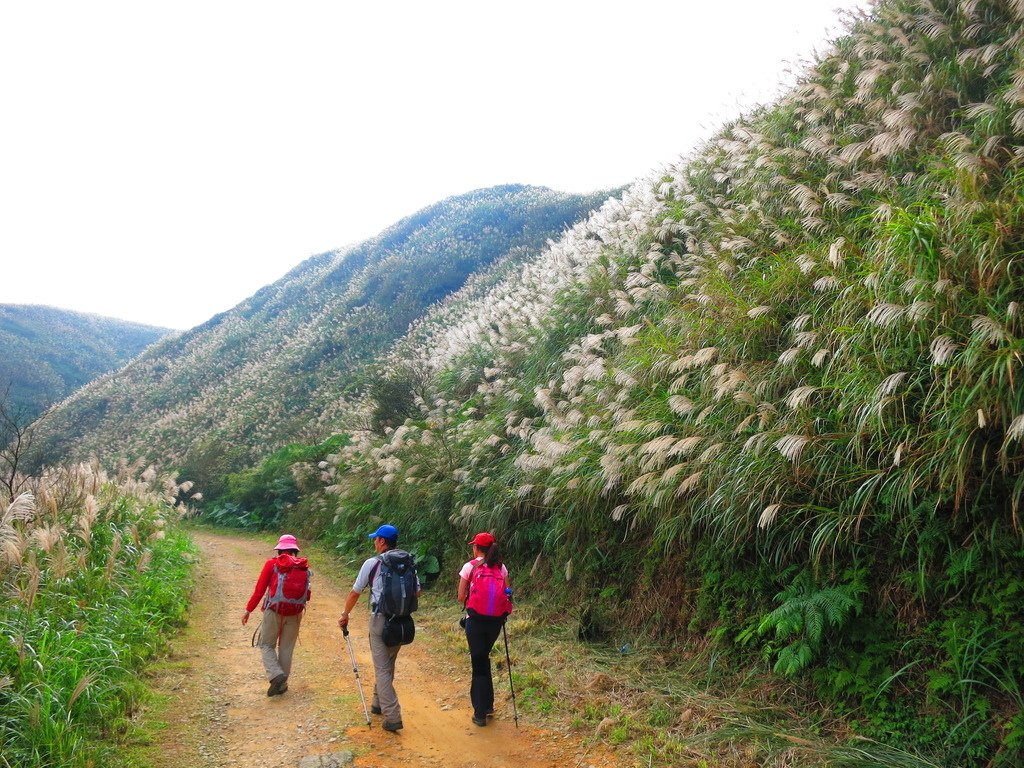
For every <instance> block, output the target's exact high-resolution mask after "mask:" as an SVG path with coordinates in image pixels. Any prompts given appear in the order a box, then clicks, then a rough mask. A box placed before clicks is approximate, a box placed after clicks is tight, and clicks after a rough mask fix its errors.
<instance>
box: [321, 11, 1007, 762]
mask: <svg viewBox="0 0 1024 768" xmlns="http://www.w3.org/2000/svg"><path fill="white" fill-rule="evenodd" d="M1022 264H1024V3H1022V2H1020V1H1019V0H987V1H986V0H965V1H964V2H952V1H951V0H934V1H932V2H928V1H925V0H893V1H891V2H882V3H879V4H878V6H877V7H876V8H875V9H874V10H873V12H872V13H871V14H870V15H868V16H865V17H863V18H856V19H852V20H851V22H850V30H849V33H848V34H847V35H846V36H845V37H843V38H842V39H840V40H838V41H837V42H836V44H835V46H834V49H833V50H832V51H831V52H829V53H828V54H827V55H825V56H824V57H822V59H821V60H820V61H819V62H818V63H817V65H816V66H814V67H813V68H811V69H809V70H808V71H807V72H806V74H805V75H804V76H803V78H802V80H801V81H800V83H799V84H798V85H797V86H796V87H795V89H794V90H793V91H792V92H791V93H790V94H789V95H788V96H786V97H785V98H783V99H782V100H781V101H779V102H778V103H777V104H775V105H772V106H771V107H768V108H765V109H762V110H760V111H758V112H757V113H755V114H753V115H750V116H748V117H746V118H743V119H741V120H737V121H736V122H734V123H732V124H730V125H728V126H726V127H724V128H723V129H722V130H721V131H720V133H719V134H718V135H717V136H716V137H714V138H713V139H712V140H711V141H709V142H708V143H707V145H706V146H704V147H702V148H700V149H699V150H698V151H697V152H696V153H695V154H694V155H693V156H692V157H690V158H688V159H686V160H685V161H681V162H680V163H679V164H677V165H675V166H672V167H670V168H667V169H666V170H665V171H664V173H663V174H659V175H657V176H656V177H654V178H651V179H649V180H646V181H645V182H641V183H640V184H638V185H637V186H635V187H634V188H633V190H631V191H630V193H628V194H627V195H626V196H625V197H624V198H623V200H622V201H620V202H619V203H618V204H617V205H616V204H608V205H606V206H605V207H604V208H603V209H602V210H601V211H600V212H598V213H597V214H596V215H594V216H593V217H591V219H590V220H589V221H588V222H587V223H585V224H582V225H579V226H578V227H577V228H576V229H574V230H573V231H572V232H570V233H569V234H568V235H567V237H566V238H565V239H564V240H563V241H561V242H560V243H557V244H554V245H552V247H551V248H550V249H549V250H548V251H546V252H545V253H544V254H542V255H540V256H539V257H538V258H537V259H536V260H535V261H534V262H532V263H531V264H530V265H529V266H528V267H527V268H525V269H524V270H523V272H522V275H520V276H517V277H516V278H515V279H513V280H509V281H507V282H505V283H502V284H500V285H498V286H495V287H494V288H493V289H492V290H491V291H490V292H488V293H487V295H486V296H484V298H483V299H481V300H479V301H477V302H473V303H469V302H467V303H461V304H460V303H459V302H457V301H452V302H449V303H448V304H447V305H446V306H445V307H444V308H442V309H441V310H439V311H438V313H436V314H435V315H434V316H433V317H432V320H431V321H430V322H427V323H424V324H423V325H422V326H421V327H420V328H417V329H415V330H414V334H413V336H411V337H410V339H411V341H410V342H409V345H410V346H406V347H405V349H407V350H410V351H411V348H412V347H415V348H416V349H417V350H418V351H417V352H416V355H417V357H416V359H417V360H419V361H420V363H419V364H420V365H421V366H428V367H429V366H431V365H432V367H429V370H430V373H431V380H430V381H431V385H432V387H433V391H432V393H431V394H430V395H429V396H428V397H425V398H424V397H421V398H420V406H421V415H420V416H418V417H415V418H412V419H410V420H408V421H407V422H406V423H405V424H404V426H402V427H399V428H397V429H394V430H391V431H388V432H387V433H386V434H384V435H379V434H374V433H370V432H366V433H363V434H360V435H357V436H356V439H355V440H354V441H353V444H352V445H351V446H350V447H349V448H346V449H344V450H343V451H342V452H340V453H339V454H338V456H337V459H336V462H335V466H334V467H329V468H328V469H327V472H328V474H329V475H330V478H329V482H330V483H331V486H330V487H331V489H332V490H333V491H335V492H337V493H338V494H339V495H340V497H341V512H340V513H339V517H338V523H339V526H338V527H339V529H351V528H352V526H353V525H354V524H356V523H357V522H362V521H365V520H366V518H367V517H370V518H373V517H374V516H377V517H382V516H387V517H388V519H389V520H390V521H394V522H397V523H398V524H399V525H405V526H406V527H407V528H408V529H409V530H410V531H411V533H412V534H413V535H415V536H419V537H422V539H423V540H424V541H426V542H429V543H430V544H431V545H432V546H434V547H435V548H437V550H438V551H439V553H440V552H441V551H443V550H444V549H445V548H446V547H448V546H449V542H451V541H459V537H460V536H462V535H463V534H464V533H465V532H466V531H468V530H471V529H475V528H491V529H493V530H495V531H496V532H497V533H498V534H499V535H500V536H501V537H502V539H503V541H505V542H506V543H507V546H508V547H509V550H510V551H511V553H512V554H513V555H514V556H515V557H517V558H518V559H520V568H522V567H523V566H527V567H529V566H530V565H531V564H532V565H533V572H534V574H535V576H536V578H537V582H538V583H541V582H543V583H544V584H545V585H547V586H548V588H553V592H554V594H555V595H556V596H557V594H559V593H561V594H573V595H578V594H580V593H582V594H583V595H585V596H586V597H585V599H583V600H577V601H575V603H576V605H575V606H570V605H567V606H566V608H567V609H568V610H572V611H575V612H576V613H577V614H578V615H579V618H580V621H581V633H589V632H591V630H595V629H597V628H606V627H609V626H615V627H634V628H646V629H647V630H649V631H656V632H665V631H669V632H673V633H675V634H676V635H677V636H686V635H687V634H688V633H692V634H694V635H695V636H696V635H700V636H709V637H710V638H711V639H713V640H714V641H715V642H716V643H717V644H718V646H719V647H721V648H725V649H728V650H730V651H732V652H733V653H735V654H737V655H738V656H739V657H741V658H745V659H747V660H748V661H749V662H750V663H752V664H756V663H760V661H761V660H762V659H763V660H764V661H765V662H766V663H767V664H768V665H770V667H772V668H773V669H774V671H775V672H776V673H778V674H779V675H788V676H793V677H797V678H799V679H801V680H803V681H804V682H805V683H806V684H807V685H808V686H810V687H812V688H813V689H814V690H815V691H816V692H817V694H818V695H819V696H821V697H824V698H826V699H827V700H828V701H829V702H830V703H831V705H832V706H834V707H835V708H836V709H837V711H840V712H845V713H847V714H848V716H849V719H850V724H851V728H853V729H854V730H856V731H858V732H860V733H863V734H865V735H867V736H870V737H871V738H876V739H879V740H882V741H889V742H891V743H894V744H899V745H900V747H901V748H909V749H911V750H915V751H919V752H921V753H925V754H929V755H935V756H936V758H935V759H936V760H937V761H939V762H940V764H943V765H949V766H954V765H957V766H960V765H984V764H986V763H987V762H988V761H990V760H991V761H994V764H1000V765H1015V764H1019V761H1021V760H1024V699H1022V698H1021V695H1020V692H1021V690H1024V671H1022V670H1024V620H1022V618H1021V613H1020V609H1019V599H1020V595H1021V594H1022V592H1024V526H1022V514H1024V512H1022V509H1021V505H1022V501H1024V382H1022V377H1024V341H1022V339H1024V309H1022V303H1024V268H1022ZM397 349H398V350H402V349H403V347H402V345H399V347H398V348H397ZM431 360H436V361H440V362H439V363H434V364H431V363H429V361H431ZM665 561H667V562H668V563H670V564H672V566H673V567H672V569H671V571H670V572H669V573H668V574H667V575H666V572H665V567H664V565H663V563H664V562H665ZM567 584H568V585H571V586H568V587H567V586H565V585H567Z"/></svg>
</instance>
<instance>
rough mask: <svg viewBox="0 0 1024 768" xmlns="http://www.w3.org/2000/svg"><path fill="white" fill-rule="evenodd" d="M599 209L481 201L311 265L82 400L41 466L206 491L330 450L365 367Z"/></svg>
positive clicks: (546, 197)
mask: <svg viewBox="0 0 1024 768" xmlns="http://www.w3.org/2000/svg"><path fill="white" fill-rule="evenodd" d="M604 197H605V195H601V194H595V195H592V196H586V195H567V194H561V193H558V192H552V191H551V190H547V189H543V188H538V187H525V186H515V185H509V186H503V187H495V188H492V189H485V190H478V191H475V192H470V193H467V194H465V195H461V196H458V197H453V198H449V199H447V200H444V201H442V202H440V203H437V204H435V205H433V206H430V207H428V208H425V209H423V210H422V211H419V212H418V213H416V214H414V215H413V216H410V217H408V218H406V219H403V220H402V221H400V222H398V223H397V224H395V225H394V226H392V227H390V228H389V229H387V230H385V231H384V232H383V233H381V234H380V235H379V236H378V237H376V238H374V239H372V240H369V241H367V242H365V243H362V244H360V245H357V246H355V247H352V248H348V249H344V250H341V251H336V252H330V253H325V254H321V255H319V256H314V257H312V258H310V259H308V260H307V261H305V262H303V263H302V264H300V265H299V266H298V267H296V268H295V269H294V270H292V271H291V272H289V273H288V274H287V275H285V276H284V277H283V278H282V279H281V280H279V281H278V282H276V283H274V284H272V285H269V286H267V287H265V288H263V289H262V290H260V291H259V292H258V293H256V294H255V295H254V296H252V297H251V298H249V299H247V300H246V301H244V302H242V303H241V304H239V305H238V306H237V307H235V308H234V309H232V310H231V311H229V312H225V313H223V314H220V315H217V316H216V317H214V318H212V319H211V320H210V321H208V322H207V323H205V324H203V325H201V326H198V327H196V328H193V329H192V330H190V331H187V332H186V333H184V334H181V335H179V336H176V337H173V338H169V339H166V340H164V341H163V342H162V343H161V344H159V345H157V346H154V347H153V348H151V349H150V350H148V351H147V352H146V354H144V355H142V356H141V357H140V358H139V359H137V360H135V361H133V362H132V364H131V365H129V366H127V367H126V368H124V369H123V370H120V371H118V372H116V373H115V374H111V375H109V376H106V377H104V378H102V379H100V380H97V381H95V382H93V383H92V384H90V385H89V386H87V387H85V388H83V389H81V390H80V391H78V392H77V393H76V394H75V395H74V396H73V397H71V398H69V399H68V400H67V401H66V402H64V403H62V404H61V406H60V407H59V408H57V409H55V410H54V411H53V412H52V413H51V414H49V415H48V417H47V419H46V421H45V422H43V423H41V424H40V426H39V429H38V432H37V435H36V448H37V449H38V453H37V455H36V460H37V461H48V462H59V461H62V460H64V459H68V458H71V459H78V460H81V459H84V458H87V457H88V456H89V455H90V454H93V453H95V454H96V455H99V456H103V457H109V458H113V457H118V456H127V457H128V458H130V459H132V460H134V459H136V458H140V457H145V458H148V459H159V460H160V461H161V462H163V463H164V466H167V465H168V464H170V465H173V466H176V467H181V468H184V470H185V472H186V475H187V476H189V477H192V478H193V479H195V480H197V481H200V484H201V485H202V486H203V487H204V488H205V489H206V490H207V492H209V490H210V486H211V485H215V484H216V483H217V482H219V478H220V477H222V476H223V475H224V474H225V473H226V472H228V471H233V470H238V469H241V468H244V467H246V466H248V465H249V464H251V463H252V462H253V461H254V460H255V459H257V458H262V457H264V456H266V455H268V454H269V453H271V452H272V451H273V450H275V449H277V448H279V447H281V446H284V445H286V444H288V443H291V442H297V441H304V442H310V441H316V440H320V439H324V438H326V437H328V436H329V435H330V434H331V432H332V431H333V423H334V421H335V416H336V414H337V412H338V411H339V409H340V408H341V407H342V406H343V405H344V403H345V401H346V398H348V397H350V396H352V395H353V393H358V392H360V391H362V390H363V389H365V387H366V386H367V374H366V372H365V366H366V365H367V364H368V363H369V362H370V361H372V359H373V358H374V356H375V355H376V354H378V353H379V352H380V351H381V350H384V349H387V348H388V346H390V345H391V344H392V343H393V342H394V340H395V339H396V338H398V337H399V336H401V335H402V334H403V333H404V332H405V331H406V330H407V328H408V327H409V324H410V323H411V322H413V321H414V320H416V319H417V318H418V317H419V316H420V315H421V314H422V312H423V311H424V310H425V309H426V307H428V306H429V305H431V304H433V303H435V302H437V301H438V300H440V299H442V298H444V297H445V296H446V295H448V294H449V293H451V292H452V291H454V290H457V289H458V288H460V287H461V286H462V285H463V283H464V282H465V281H466V279H467V278H468V277H469V276H470V275H472V274H474V273H477V272H479V271H485V270H487V269H488V268H495V269H497V268H499V267H500V265H501V264H509V263H515V262H516V261H517V260H518V259H522V258H524V256H525V254H528V253H532V252H535V251H536V250H538V249H540V248H541V247H542V246H543V244H544V243H545V241H547V240H548V239H550V238H556V237H558V236H559V234H560V233H561V232H562V231H563V230H564V229H565V228H566V227H568V226H571V225H572V224H573V223H574V222H576V221H577V220H579V219H580V218H582V217H583V216H585V215H586V213H587V212H588V211H589V210H591V209H592V208H594V207H596V206H597V205H599V204H600V202H601V201H602V200H603V199H604Z"/></svg>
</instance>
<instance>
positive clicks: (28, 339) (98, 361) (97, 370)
mask: <svg viewBox="0 0 1024 768" xmlns="http://www.w3.org/2000/svg"><path fill="white" fill-rule="evenodd" d="M169 333H171V331H170V330H169V329H167V328H155V327H153V326H149V325H139V324H138V323H129V322H126V321H124V320H115V319H114V318H110V317H100V316H99V315H90V314H84V313H81V312H71V311H69V310H64V309H57V308H55V307H44V306H37V305H22V304H0V349H2V350H3V355H2V356H0V391H2V390H3V389H4V388H6V387H7V386H8V385H10V391H9V393H8V395H9V397H8V405H9V406H10V407H11V408H12V409H13V410H15V411H24V414H25V416H26V417H27V418H31V417H35V416H38V415H39V414H40V413H42V412H43V411H44V410H46V409H47V408H48V407H49V406H50V405H52V404H53V403H56V402H59V401H60V400H63V399H64V398H65V397H67V396H68V395H70V394H71V393H72V392H74V391H75V390H76V389H78V388H79V387H81V386H82V385H83V384H86V383H87V382H90V381H92V380H93V379H95V378H96V377H98V376H101V375H103V374H104V373H108V372H109V371H113V370H115V369H117V368H120V367H121V366H123V365H124V364H125V363H127V362H128V361H129V360H131V359H132V358H133V357H135V356H136V355H138V354H139V353H140V352H142V350H143V349H145V348H146V347H148V346H149V345H150V344H152V343H154V342H155V341H157V340H158V339H161V338H163V337H164V336H167V335H168V334H169Z"/></svg>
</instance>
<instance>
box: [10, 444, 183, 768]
mask: <svg viewBox="0 0 1024 768" xmlns="http://www.w3.org/2000/svg"><path fill="white" fill-rule="evenodd" d="M23 487H27V488H28V490H25V491H24V492H22V493H21V494H19V495H18V496H17V497H16V498H14V499H0V512H2V515H0V590H2V602H0V756H2V760H3V764H4V765H6V766H27V765H32V766H38V767H40V768H45V767H48V766H52V767H53V768H57V767H58V766H59V767H60V768H69V767H72V766H96V765H111V764H113V763H114V753H113V752H112V751H111V747H112V744H113V742H114V741H115V740H116V739H117V737H118V736H119V735H120V734H121V733H122V731H123V730H124V728H125V725H126V719H127V718H129V717H130V716H131V715H132V713H133V711H134V707H135V706H136V704H137V703H138V699H139V695H140V693H141V692H142V685H141V683H140V682H139V680H138V677H137V672H138V669H139V667H140V665H141V663H142V662H143V661H144V660H145V659H146V658H148V657H150V656H151V655H152V654H153V653H154V652H156V651H157V650H158V649H160V648H161V647H162V646H163V644H164V642H165V640H166V637H167V633H168V632H169V631H170V630H171V628H172V627H174V626H176V625H179V624H180V622H181V621H182V620H183V617H184V614H185V609H186V606H187V592H188V589H189V584H190V579H189V573H190V562H191V561H192V559H191V555H190V554H189V549H190V545H189V543H188V541H187V540H186V539H185V538H184V536H182V535H181V534H179V533H175V532H173V531H171V530H169V527H168V525H169V523H170V522H171V521H172V520H174V519H175V518H176V517H177V512H176V511H175V510H174V509H173V504H174V503H175V502H176V499H177V496H178V493H179V490H187V488H185V487H179V486H178V485H176V484H175V483H174V482H173V481H170V480H162V479H159V478H157V477H156V474H155V473H154V472H153V471H152V470H147V472H146V473H144V474H143V475H142V478H141V479H139V480H134V479H131V478H130V477H129V471H128V469H127V468H124V469H123V470H122V471H121V472H120V473H119V474H118V475H117V476H116V477H110V476H108V475H107V474H106V473H104V472H103V471H102V470H101V469H100V468H99V467H98V466H97V465H87V464H83V465H80V466H77V467H74V468H71V469H62V470H54V471H50V472H47V473H46V474H45V475H43V476H42V477H40V478H37V479H33V480H29V481H27V483H26V486H23Z"/></svg>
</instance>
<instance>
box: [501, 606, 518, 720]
mask: <svg viewBox="0 0 1024 768" xmlns="http://www.w3.org/2000/svg"><path fill="white" fill-rule="evenodd" d="M501 634H502V637H504V638H505V666H507V667H508V689H509V690H510V691H512V718H513V719H514V720H515V721H516V728H518V727H519V711H518V710H517V709H516V689H515V686H513V685H512V656H511V655H510V654H509V652H508V632H506V631H505V622H501Z"/></svg>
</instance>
